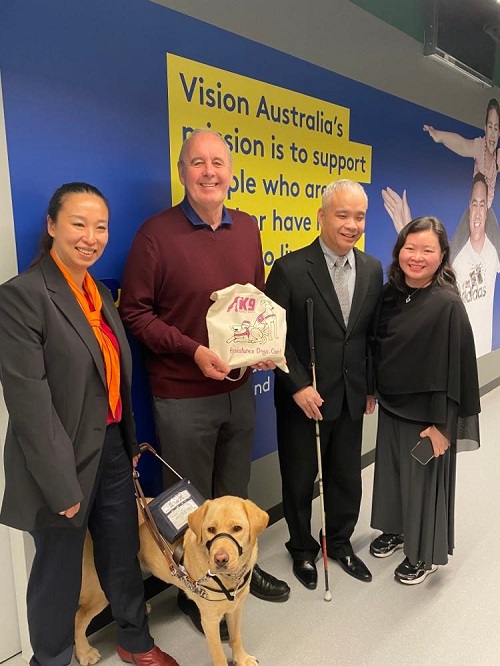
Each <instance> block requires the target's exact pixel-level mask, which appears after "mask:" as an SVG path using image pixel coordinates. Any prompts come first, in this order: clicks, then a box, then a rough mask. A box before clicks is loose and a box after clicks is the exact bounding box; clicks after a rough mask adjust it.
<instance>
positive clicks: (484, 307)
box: [452, 173, 500, 357]
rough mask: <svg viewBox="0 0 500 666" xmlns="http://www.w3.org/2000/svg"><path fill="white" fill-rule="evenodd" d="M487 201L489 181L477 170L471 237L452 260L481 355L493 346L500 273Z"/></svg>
mask: <svg viewBox="0 0 500 666" xmlns="http://www.w3.org/2000/svg"><path fill="white" fill-rule="evenodd" d="M487 202H488V186H487V184H486V180H485V178H484V176H483V174H482V173H477V174H476V175H475V176H474V180H473V182H472V191H471V197H470V201H469V229H470V236H469V240H468V241H467V243H466V244H465V245H464V247H463V248H462V249H461V250H460V251H459V252H458V254H457V255H456V257H455V259H454V260H453V263H452V268H453V270H454V271H455V274H456V277H457V286H458V289H459V292H460V296H461V297H462V300H463V302H464V305H465V309H466V310H467V314H468V315H469V319H470V322H471V326H472V330H473V331H474V341H475V345H476V354H477V356H478V357H479V356H482V355H483V354H487V353H488V352H490V351H491V348H492V336H493V300H494V296H495V281H496V275H497V273H498V272H500V260H499V258H498V253H497V251H496V250H495V248H494V246H493V244H492V242H491V241H490V240H489V238H488V237H487V236H486V233H485V229H486V215H487V212H488V205H487ZM452 244H453V240H452Z"/></svg>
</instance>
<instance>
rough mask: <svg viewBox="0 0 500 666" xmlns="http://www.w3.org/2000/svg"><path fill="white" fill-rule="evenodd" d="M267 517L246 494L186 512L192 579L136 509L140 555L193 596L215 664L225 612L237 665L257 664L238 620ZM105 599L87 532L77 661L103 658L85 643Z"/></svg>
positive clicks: (187, 565) (84, 663)
mask: <svg viewBox="0 0 500 666" xmlns="http://www.w3.org/2000/svg"><path fill="white" fill-rule="evenodd" d="M268 520H269V517H268V515H267V513H266V512H265V511H262V509H259V507H258V506H256V505H255V504H254V503H253V502H251V501H250V500H243V499H241V498H239V497H232V496H226V497H219V498H217V499H215V500H207V501H206V502H205V503H204V504H203V505H202V506H200V507H199V508H198V509H196V510H195V511H193V512H192V513H191V514H190V515H189V518H188V525H189V527H188V529H187V531H186V533H185V535H184V560H183V567H184V570H185V572H186V574H187V579H188V580H189V581H190V582H186V578H183V577H182V576H181V577H179V576H178V575H176V574H174V573H172V571H171V568H170V566H169V563H168V561H167V559H166V558H165V556H164V555H163V553H162V552H161V550H160V548H159V546H158V545H157V543H156V542H155V540H154V538H153V536H152V535H151V532H150V531H149V529H148V527H147V525H146V524H145V522H144V519H143V518H142V515H141V513H140V512H139V523H140V524H139V536H140V542H141V548H140V552H139V559H140V561H141V563H142V564H143V565H144V567H145V568H147V569H149V571H151V573H152V574H153V575H154V576H156V577H157V578H160V579H161V580H163V581H165V582H167V583H171V584H173V585H176V586H177V587H179V588H181V589H182V590H184V592H186V594H187V595H188V597H190V598H191V599H193V600H194V601H195V602H196V604H197V606H198V607H199V609H200V614H201V623H202V625H203V630H204V632H205V636H206V639H207V642H208V648H209V650H210V654H211V656H212V661H213V666H227V663H228V662H227V658H226V655H225V653H224V650H223V647H222V644H221V641H220V632H219V623H220V621H221V619H222V618H223V617H224V616H225V617H226V621H227V626H228V631H229V645H230V647H231V650H232V653H233V663H234V664H237V665H238V666H256V664H258V661H257V659H256V658H255V657H252V656H250V655H249V654H247V652H246V651H245V649H244V648H243V644H242V639H241V622H242V610H243V602H244V601H245V598H246V597H247V595H248V592H249V585H250V576H251V573H252V568H253V565H254V564H255V561H256V559H257V537H258V536H259V534H260V533H261V532H263V531H264V529H265V528H266V526H267V523H268ZM193 582H194V584H193ZM107 603H108V602H107V600H106V598H105V596H104V592H103V591H102V589H101V586H100V584H99V580H98V578H97V573H96V570H95V566H94V557H93V550H92V541H91V539H90V537H89V535H87V538H86V540H85V547H84V556H83V577H82V589H81V593H80V601H79V609H78V611H77V614H76V617H75V655H76V658H77V660H78V661H79V663H80V664H81V666H90V665H91V664H95V663H97V662H98V661H99V659H100V658H101V655H100V654H99V652H98V651H97V650H96V649H95V648H93V647H92V646H91V645H90V644H89V642H88V640H87V637H86V635H85V632H86V630H87V627H88V626H89V624H90V622H91V620H92V618H93V617H95V616H96V615H97V614H98V613H100V612H101V611H102V610H103V609H104V608H105V607H106V606H107Z"/></svg>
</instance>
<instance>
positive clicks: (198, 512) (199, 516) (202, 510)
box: [188, 500, 211, 543]
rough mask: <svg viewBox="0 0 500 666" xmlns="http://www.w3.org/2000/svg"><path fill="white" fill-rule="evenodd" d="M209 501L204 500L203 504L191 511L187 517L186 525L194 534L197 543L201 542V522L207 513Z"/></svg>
mask: <svg viewBox="0 0 500 666" xmlns="http://www.w3.org/2000/svg"><path fill="white" fill-rule="evenodd" d="M210 501H211V500H206V501H205V502H203V504H202V505H201V506H200V507H198V508H197V509H195V510H194V511H192V512H191V513H190V514H189V516H188V525H189V527H190V529H191V530H192V531H193V532H194V534H195V536H196V541H197V542H198V543H201V542H202V536H203V535H202V529H203V522H204V520H205V516H206V513H207V509H208V505H209V503H210Z"/></svg>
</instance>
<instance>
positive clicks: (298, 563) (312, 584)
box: [293, 560, 318, 590]
mask: <svg viewBox="0 0 500 666" xmlns="http://www.w3.org/2000/svg"><path fill="white" fill-rule="evenodd" d="M293 573H294V574H295V577H296V578H298V579H299V580H300V582H301V583H302V585H304V587H307V589H308V590H315V589H316V585H317V584H318V571H317V569H316V564H315V563H314V560H294V561H293Z"/></svg>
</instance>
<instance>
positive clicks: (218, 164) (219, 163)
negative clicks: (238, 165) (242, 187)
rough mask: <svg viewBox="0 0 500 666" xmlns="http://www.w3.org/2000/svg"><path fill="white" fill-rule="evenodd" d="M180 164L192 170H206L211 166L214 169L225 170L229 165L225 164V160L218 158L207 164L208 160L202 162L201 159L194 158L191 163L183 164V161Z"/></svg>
mask: <svg viewBox="0 0 500 666" xmlns="http://www.w3.org/2000/svg"><path fill="white" fill-rule="evenodd" d="M180 164H183V165H184V166H187V167H191V169H204V168H206V167H207V166H208V165H209V164H210V165H211V166H212V167H213V168H214V169H225V168H227V167H228V166H230V165H229V164H227V163H226V162H224V160H220V159H218V158H217V157H216V158H215V159H213V160H211V161H210V162H207V161H206V160H202V159H200V158H194V159H193V160H191V162H183V161H182V160H181V161H180Z"/></svg>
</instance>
